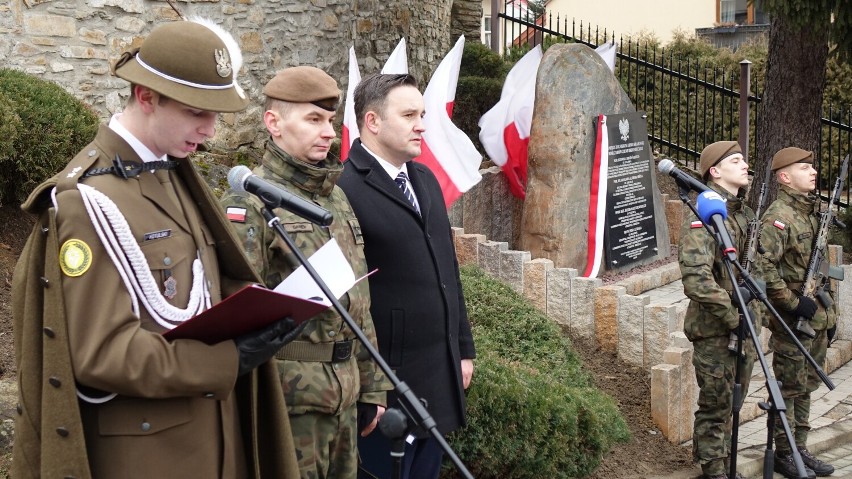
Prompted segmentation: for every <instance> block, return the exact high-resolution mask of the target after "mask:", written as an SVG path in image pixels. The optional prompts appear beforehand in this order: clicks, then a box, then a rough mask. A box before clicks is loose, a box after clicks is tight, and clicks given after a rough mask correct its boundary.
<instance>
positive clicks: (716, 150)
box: [698, 141, 743, 178]
mask: <svg viewBox="0 0 852 479" xmlns="http://www.w3.org/2000/svg"><path fill="white" fill-rule="evenodd" d="M736 153H739V154H740V155H742V153H743V150H742V149H741V148H740V144H739V143H737V142H736V141H717V142H715V143H711V144H709V145H707V146H706V147H705V148H704V149H703V150H701V161H700V162H699V164H698V165H699V166H698V168H699V171H700V173H701V176H702V178H703V177H704V176H706V175H707V172H708V171H710V168H712V167H714V166H716V165H718V164H719V162H720V161H722V160H724V159H725V158H727V157H729V156H731V155H733V154H736Z"/></svg>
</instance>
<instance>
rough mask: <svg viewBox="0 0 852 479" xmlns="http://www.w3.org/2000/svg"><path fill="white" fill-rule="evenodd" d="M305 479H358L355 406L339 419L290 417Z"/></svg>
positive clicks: (311, 415) (317, 415) (318, 415)
mask: <svg viewBox="0 0 852 479" xmlns="http://www.w3.org/2000/svg"><path fill="white" fill-rule="evenodd" d="M290 428H291V429H292V430H293V442H294V443H295V445H296V458H297V459H298V461H299V473H300V475H301V479H355V477H356V476H357V475H358V449H357V447H358V431H357V428H358V426H357V408H356V407H355V404H353V405H352V406H351V407H348V408H346V410H344V411H343V412H341V413H340V414H338V415H332V414H322V413H317V412H306V413H303V414H291V415H290Z"/></svg>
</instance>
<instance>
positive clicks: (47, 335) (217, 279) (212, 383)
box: [13, 127, 298, 478]
mask: <svg viewBox="0 0 852 479" xmlns="http://www.w3.org/2000/svg"><path fill="white" fill-rule="evenodd" d="M116 154H118V155H119V156H120V157H121V158H122V159H123V160H124V161H132V162H139V161H140V159H139V158H138V156H137V155H136V154H135V152H134V151H133V150H132V149H131V148H130V146H129V145H128V144H127V143H126V142H124V140H122V139H121V138H120V137H119V136H118V135H117V134H115V133H114V132H113V131H112V130H110V129H109V128H107V127H101V129H100V131H99V132H98V135H97V137H96V138H95V140H94V142H93V143H91V144H90V145H88V146H87V147H86V148H84V149H83V151H82V152H81V153H80V154H79V155H77V157H75V158H74V159H73V160H72V161H71V162H70V163H69V164H68V165H67V167H66V168H65V170H63V171H62V172H61V173H59V174H58V175H57V176H55V177H54V178H52V179H51V180H50V181H48V182H47V183H46V184H44V185H42V186H41V187H39V188H38V189H37V190H36V191H35V192H34V193H33V195H31V197H30V199H29V200H28V202H27V204H25V207H26V208H27V209H28V210H29V211H31V212H40V213H41V215H40V218H39V222H38V224H37V225H36V228H35V229H34V231H33V234H32V235H31V237H30V240H29V241H28V243H27V246H26V247H25V250H24V252H23V254H22V256H21V259H20V261H19V265H18V267H17V268H16V271H15V278H14V283H13V296H14V298H13V315H14V326H15V343H16V347H17V352H16V355H17V360H18V374H19V390H20V391H19V394H20V404H19V416H18V421H17V423H16V440H15V449H14V458H13V461H14V462H13V476H14V477H22V478H23V477H40V476H44V477H66V476H67V477H124V478H128V477H131V478H132V477H140V478H141V477H181V478H182V477H205V478H208V477H209V478H215V477H221V478H238V477H276V478H277V477H297V476H298V469H297V468H296V459H295V453H294V449H293V444H292V437H291V433H290V427H289V421H288V418H287V415H286V414H283V411H285V410H286V409H285V407H286V406H285V404H284V400H283V396H282V395H281V391H280V387H278V384H277V376H276V374H275V372H274V371H273V370H272V369H271V368H270V367H269V365H264V366H262V367H261V368H259V369H258V370H257V371H255V372H254V373H252V374H251V375H248V376H246V377H244V378H240V380H239V381H238V378H237V363H238V354H237V350H236V347H235V346H234V343H233V342H232V341H226V342H223V343H219V344H216V345H212V346H208V345H205V344H203V343H200V342H197V341H190V340H177V341H174V342H168V341H166V340H164V339H163V337H162V336H161V333H162V332H163V331H164V329H163V328H162V327H161V326H159V325H158V324H157V323H156V322H154V321H153V320H152V319H151V317H150V316H149V315H148V312H147V311H146V310H145V309H144V307H141V317H140V318H137V317H136V316H134V315H133V314H132V312H131V311H132V310H131V300H130V296H129V295H128V293H127V290H126V288H125V286H124V283H123V281H122V279H121V277H120V276H119V274H118V272H117V270H116V268H115V266H114V264H113V262H112V261H111V260H110V259H109V257H108V255H107V253H106V251H105V250H104V248H103V246H102V244H101V240H100V239H99V238H98V236H97V235H96V233H95V230H94V228H93V227H92V223H91V220H90V219H89V216H88V213H86V211H85V207H84V205H83V203H82V201H81V197H80V193H79V191H78V190H77V188H76V183H77V182H78V181H82V182H83V183H85V184H87V185H90V186H93V187H95V188H96V189H97V190H98V191H100V192H102V193H104V194H106V195H107V196H109V197H110V198H111V199H112V200H113V201H114V202H115V203H116V205H117V206H118V208H119V209H120V210H121V212H122V213H123V214H124V216H125V218H126V219H127V222H128V224H129V226H130V230H131V233H132V235H133V237H134V238H135V239H136V241H137V242H138V243H139V244H140V246H141V249H142V251H143V253H144V255H145V258H146V260H147V262H148V266H149V267H150V269H151V273H152V274H153V276H154V280H155V282H156V283H157V284H158V285H160V288H161V291H162V290H163V281H164V279H165V278H166V277H168V276H173V277H174V278H175V279H176V290H177V295H176V296H175V297H174V299H173V300H172V304H173V305H174V306H177V307H180V308H183V307H185V306H186V302H187V298H188V294H189V289H190V285H191V269H190V268H191V263H192V261H193V260H194V259H195V257H196V251H199V252H200V257H201V260H202V262H203V264H204V268H205V272H206V275H205V276H206V278H207V281H208V285H209V289H210V295H211V300H212V301H213V302H214V303H215V302H218V301H219V300H220V299H221V298H222V297H224V296H227V295H228V294H230V293H232V292H234V291H236V290H237V289H238V288H239V287H241V286H242V285H245V284H247V283H248V282H256V281H257V277H256V275H255V274H254V273H253V272H252V270H251V267H250V266H249V265H248V263H247V260H246V259H245V256H244V255H243V254H242V252H241V250H240V248H239V246H238V245H237V244H236V242H235V240H234V237H233V236H232V234H231V233H230V230H229V228H228V226H227V223H226V220H225V218H224V215H223V214H222V213H221V211H220V209H219V207H218V203H217V202H216V201H215V198H213V196H212V193H211V192H210V191H209V189H208V188H207V187H206V186H204V185H203V182H202V181H201V179H200V177H199V176H198V175H197V174H196V173H195V172H194V171H193V169H192V166H191V165H190V164H189V162H188V160H181V166H180V167H179V168H178V169H177V170H175V171H173V172H171V179H172V181H173V182H174V183H175V184H176V188H177V194H178V197H179V199H180V203H181V205H180V206H178V205H176V204H174V202H173V201H171V200H170V199H169V198H168V195H167V194H165V190H164V189H163V186H162V185H161V184H160V182H159V181H158V180H157V179H156V178H155V177H154V175H153V174H151V173H149V172H143V173H142V174H140V175H139V176H138V177H136V178H130V179H122V178H119V177H117V176H115V175H103V176H96V177H91V178H86V179H84V180H80V176H81V175H82V173H83V172H85V171H87V170H89V169H90V168H103V167H109V166H111V164H112V159H113V158H114V157H115V156H116ZM54 184H55V185H56V201H57V203H58V210H55V209H53V208H47V207H48V206H49V203H48V201H49V199H48V198H49V195H48V193H49V191H50V190H51V187H52V186H53V185H54ZM44 228H47V231H45V229H44ZM165 231H167V232H168V233H167V235H165V237H162V236H164V235H163V234H160V235H153V236H155V237H156V236H159V237H158V238H157V239H149V240H147V241H146V239H145V238H146V235H147V234H149V233H158V232H165ZM150 236H151V235H149V237H150ZM69 239H77V240H81V241H83V242H85V243H86V244H87V245H88V246H89V247H90V248H91V266H90V267H89V269H88V270H87V271H86V272H85V273H83V274H82V275H80V276H77V277H71V276H67V275H65V274H63V273H61V272H60V270H59V267H58V265H57V258H58V256H59V254H58V248H59V247H60V246H61V245H62V244H63V243H64V242H65V241H67V240H69ZM42 278H44V279H42ZM45 280H46V281H45ZM42 305H44V307H43V308H42ZM75 380H76V381H77V382H79V383H80V384H83V385H86V386H90V387H95V388H99V389H102V390H105V391H110V392H115V393H118V396H117V397H116V398H115V399H113V400H111V401H109V402H106V403H104V404H101V405H93V404H89V403H84V402H82V401H77V400H76V398H75V387H74V382H75ZM267 386H268V387H267ZM78 404H79V406H78ZM258 419H260V420H258Z"/></svg>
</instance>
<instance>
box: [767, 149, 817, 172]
mask: <svg viewBox="0 0 852 479" xmlns="http://www.w3.org/2000/svg"><path fill="white" fill-rule="evenodd" d="M813 162H814V152H812V151H808V150H803V149H801V148H796V147H795V146H788V147H787V148H784V149H781V150H779V151H778V153H775V155H773V156H772V171H777V170H780V169H781V168H784V167H785V166H789V165H792V164H793V163H813Z"/></svg>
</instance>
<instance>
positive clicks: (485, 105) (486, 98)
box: [453, 42, 509, 153]
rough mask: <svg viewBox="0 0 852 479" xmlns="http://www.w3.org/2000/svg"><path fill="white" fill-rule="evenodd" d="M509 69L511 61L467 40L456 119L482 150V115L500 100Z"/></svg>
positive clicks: (454, 110)
mask: <svg viewBox="0 0 852 479" xmlns="http://www.w3.org/2000/svg"><path fill="white" fill-rule="evenodd" d="M508 71H509V64H507V63H506V62H504V61H503V59H502V58H501V57H500V55H498V54H496V53H494V52H492V51H491V50H490V49H488V47H486V46H485V45H483V44H481V43H479V42H465V44H464V53H462V62H461V68H460V70H459V82H458V86H457V87H456V99H455V105H454V107H453V123H455V124H456V126H458V127H459V129H461V130H462V131H463V132H465V133H466V134H467V136H468V138H470V141H472V142H473V144H474V145H475V146H476V148H477V149H478V150H479V151H480V152H481V153H484V151H485V150H484V149H483V148H482V144H481V143H480V142H479V119H480V118H481V117H482V115H483V114H485V112H487V111H488V110H490V109H491V107H493V106H494V105H495V104H497V102H498V101H499V100H500V92H501V91H502V89H503V80H504V79H505V78H506V73H508Z"/></svg>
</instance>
